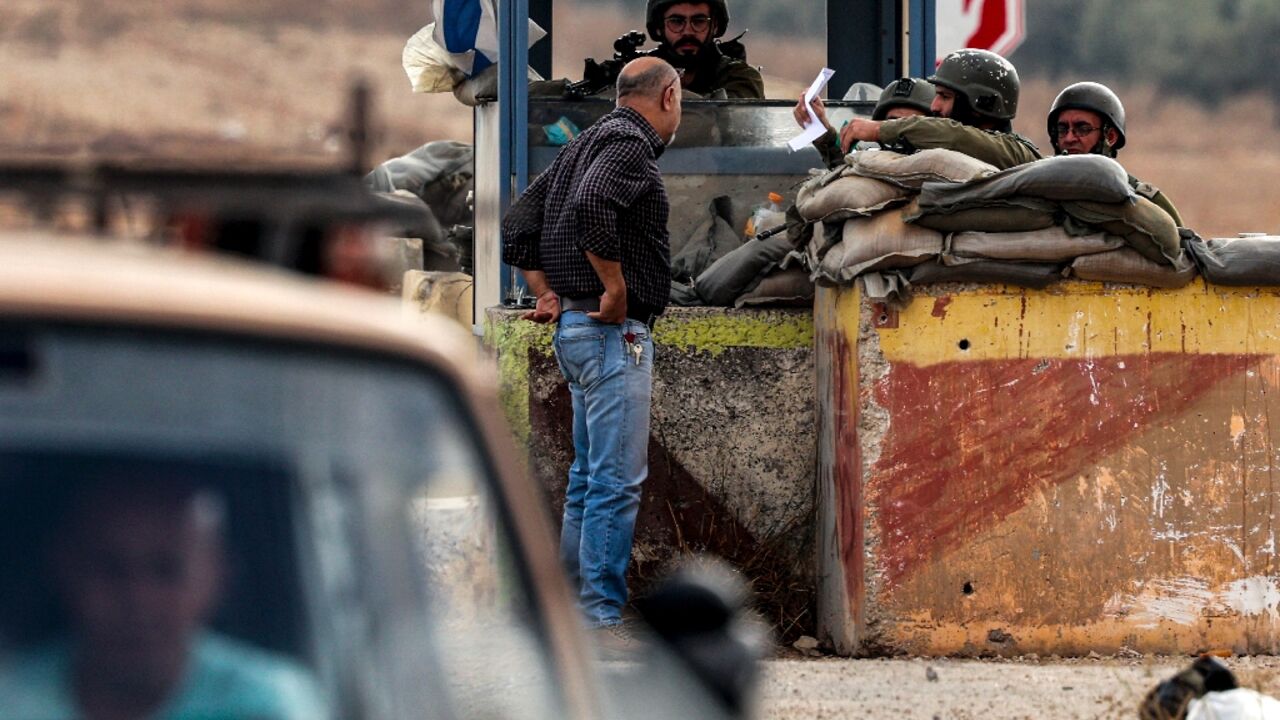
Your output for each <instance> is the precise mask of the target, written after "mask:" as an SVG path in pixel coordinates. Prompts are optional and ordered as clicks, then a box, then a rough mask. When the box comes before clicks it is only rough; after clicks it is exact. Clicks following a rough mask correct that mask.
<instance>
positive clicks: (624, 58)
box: [565, 30, 648, 100]
mask: <svg viewBox="0 0 1280 720" xmlns="http://www.w3.org/2000/svg"><path fill="white" fill-rule="evenodd" d="M644 41H645V35H644V33H642V32H640V31H639V30H632V31H631V32H629V33H627V34H626V35H623V36H622V37H620V38H618V39H617V40H614V41H613V58H612V59H610V60H605V61H604V62H596V60H595V58H587V59H586V66H585V67H584V68H583V70H582V79H581V80H579V81H578V82H576V83H570V84H569V86H568V87H567V88H565V96H566V97H567V98H569V99H571V100H581V99H582V98H584V97H587V96H588V95H595V94H596V93H598V92H600V91H601V90H604V89H605V88H608V87H611V86H613V84H614V83H616V82H617V81H618V73H620V72H622V68H623V66H625V65H626V64H627V63H629V62H631V61H632V60H635V59H636V58H638V57H641V56H642V55H647V54H648V53H647V52H641V51H640V46H641V45H643V44H644Z"/></svg>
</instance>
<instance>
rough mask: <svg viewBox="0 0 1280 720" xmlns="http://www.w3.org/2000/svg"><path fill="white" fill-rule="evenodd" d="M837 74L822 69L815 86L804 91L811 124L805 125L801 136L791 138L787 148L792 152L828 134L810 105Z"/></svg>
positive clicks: (814, 80)
mask: <svg viewBox="0 0 1280 720" xmlns="http://www.w3.org/2000/svg"><path fill="white" fill-rule="evenodd" d="M835 74H836V71H835V70H832V69H831V68H822V70H821V71H820V72H819V73H818V77H816V78H814V79H813V84H812V85H810V86H809V89H808V90H805V91H804V107H805V109H806V110H808V111H809V122H807V123H805V125H804V130H801V131H800V134H799V135H797V136H795V137H793V138H791V140H790V141H789V142H788V143H787V147H789V148H791V152H796V151H797V150H803V149H804V148H805V147H806V146H808V145H809V143H811V142H813V141H814V140H817V139H818V138H820V137H822V136H823V134H824V133H826V132H827V128H826V127H825V126H824V125H823V124H822V122H821V121H820V120H818V116H817V115H814V114H813V108H811V107H809V104H810V103H812V102H813V99H814V98H816V97H818V94H819V93H821V92H822V89H823V88H825V87H826V86H827V81H828V80H830V79H831V76H832V75H835Z"/></svg>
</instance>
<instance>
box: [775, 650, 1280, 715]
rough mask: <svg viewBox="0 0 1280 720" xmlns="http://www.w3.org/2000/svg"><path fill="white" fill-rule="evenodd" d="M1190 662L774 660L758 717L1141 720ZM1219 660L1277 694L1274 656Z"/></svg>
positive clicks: (1279, 682) (1246, 681) (1279, 663)
mask: <svg viewBox="0 0 1280 720" xmlns="http://www.w3.org/2000/svg"><path fill="white" fill-rule="evenodd" d="M1190 661H1191V658H1170V657H1143V658H1133V659H1121V658H1097V659H1064V660H1054V659H1047V660H1040V659H1016V660H958V659H942V658H933V659H928V658H918V659H909V660H896V659H895V660H849V659H844V658H814V659H810V658H805V659H777V660H770V661H768V662H767V663H766V667H765V670H764V681H763V682H762V684H761V706H760V709H761V712H760V713H759V717H761V718H763V719H764V720H801V719H802V718H803V719H804V720H811V719H816V718H924V719H925V720H931V719H932V718H943V719H944V720H949V719H953V718H954V719H963V718H983V720H992V719H996V718H1050V717H1060V718H1137V716H1138V714H1137V707H1138V703H1139V701H1141V699H1142V697H1143V696H1144V695H1145V694H1146V693H1147V691H1148V690H1150V689H1151V688H1152V687H1153V686H1155V684H1156V683H1158V682H1159V681H1160V680H1163V679H1165V678H1167V677H1169V676H1170V675H1173V674H1174V673H1175V672H1177V671H1179V670H1181V669H1182V668H1184V667H1186V666H1187V665H1188V664H1190ZM1223 662H1225V663H1226V664H1227V666H1228V667H1230V668H1231V669H1232V671H1233V672H1234V673H1235V674H1236V677H1237V679H1238V680H1239V682H1240V685H1241V686H1242V687H1251V688H1254V689H1256V690H1259V691H1261V692H1266V693H1269V694H1272V695H1280V692H1277V691H1280V657H1272V656H1268V657H1245V658H1227V659H1225V660H1224V661H1223Z"/></svg>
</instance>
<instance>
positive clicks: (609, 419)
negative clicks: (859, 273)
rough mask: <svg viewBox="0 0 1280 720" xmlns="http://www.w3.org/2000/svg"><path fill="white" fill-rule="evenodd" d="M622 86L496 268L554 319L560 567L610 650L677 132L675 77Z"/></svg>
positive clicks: (535, 317)
mask: <svg viewBox="0 0 1280 720" xmlns="http://www.w3.org/2000/svg"><path fill="white" fill-rule="evenodd" d="M617 90H618V100H617V108H616V109H615V110H614V111H613V112H611V113H609V114H608V115H606V116H604V117H603V118H601V119H600V120H599V121H598V122H597V123H596V124H595V125H592V126H591V127H590V128H588V129H587V130H586V132H584V133H582V134H581V135H580V136H578V138H577V139H575V140H574V141H573V142H571V143H569V144H568V145H567V146H565V148H564V149H563V150H561V152H560V154H559V156H557V158H556V160H555V162H554V163H552V165H551V167H549V168H548V169H547V170H546V172H544V173H542V174H541V175H539V176H538V178H537V179H536V180H535V181H534V182H533V184H532V185H530V186H529V189H528V190H527V191H525V193H524V195H522V196H521V197H520V199H519V200H518V201H517V202H516V203H515V205H514V206H513V207H512V208H511V211H510V212H509V213H508V215H507V217H506V219H505V220H504V222H503V225H502V231H503V232H502V234H503V243H502V259H503V261H505V262H506V263H507V264H509V265H513V266H515V267H518V268H520V269H521V271H522V272H523V274H524V278H525V281H526V282H527V283H528V285H529V288H530V290H531V291H532V292H533V293H534V294H535V295H536V296H537V298H538V300H537V305H536V306H535V308H534V309H533V310H531V311H530V312H528V313H525V315H524V317H525V318H526V319H528V320H532V321H534V322H540V323H557V327H556V331H555V336H554V341H553V344H554V347H555V352H556V358H557V360H558V361H559V363H560V370H561V372H562V373H563V374H564V377H565V379H566V380H567V381H568V383H569V392H570V394H571V396H572V398H573V446H574V460H573V465H572V466H571V467H570V468H569V486H568V489H567V491H566V496H565V505H564V522H563V528H562V531H561V535H560V554H561V559H562V561H563V562H564V564H565V567H566V569H567V570H568V572H569V576H570V580H571V582H573V583H574V584H575V585H574V586H575V587H576V588H577V590H578V604H579V606H580V607H581V609H582V612H583V613H584V615H585V616H586V619H587V622H588V624H589V625H590V626H591V627H593V628H602V629H603V632H602V635H604V636H605V637H603V638H602V639H603V640H605V641H606V642H607V643H608V642H612V644H613V645H614V646H615V647H617V646H618V645H619V644H622V645H624V646H625V644H626V632H625V631H624V630H623V628H622V608H623V605H625V604H626V600H627V585H626V570H627V565H628V563H629V562H630V560H631V540H632V535H633V532H634V529H635V519H636V511H637V510H638V509H639V506H640V485H641V483H642V482H643V481H644V479H645V477H646V476H647V475H648V472H649V464H648V445H649V402H650V397H651V393H652V386H653V339H652V337H651V331H652V329H653V323H654V320H655V319H656V318H657V317H658V315H660V314H661V313H662V311H663V309H665V307H666V304H667V295H668V293H669V292H670V287H671V260H670V243H669V238H668V235H667V215H668V211H669V205H668V203H667V192H666V188H665V187H664V185H663V183H662V176H661V175H660V174H659V172H658V157H659V156H660V155H661V154H662V151H663V150H664V149H665V147H666V145H667V144H668V143H670V142H671V139H672V138H673V137H675V133H676V128H677V127H678V126H679V125H680V94H681V90H680V78H679V75H678V74H677V73H676V71H675V69H674V68H672V67H671V66H670V65H669V64H667V63H666V62H665V61H663V60H659V59H657V58H651V57H645V58H640V59H637V60H634V61H632V62H631V63H629V64H628V65H627V66H626V67H625V68H623V70H622V72H621V73H620V74H619V76H618V85H617Z"/></svg>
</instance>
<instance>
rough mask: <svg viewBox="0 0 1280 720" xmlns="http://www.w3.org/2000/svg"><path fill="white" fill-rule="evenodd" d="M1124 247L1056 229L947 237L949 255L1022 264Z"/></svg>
mask: <svg viewBox="0 0 1280 720" xmlns="http://www.w3.org/2000/svg"><path fill="white" fill-rule="evenodd" d="M1121 247H1124V240H1123V239H1121V238H1118V237H1115V236H1112V235H1107V234H1105V233H1094V234H1092V235H1071V234H1069V233H1067V231H1066V230H1063V229H1062V228H1060V227H1057V226H1054V227H1050V228H1045V229H1044V230H1033V231H1031V232H1010V233H985V232H962V233H955V234H953V235H950V236H948V238H947V246H946V254H948V255H954V256H956V257H962V258H987V259H990V260H1013V261H1022V262H1068V261H1070V260H1072V259H1073V258H1076V257H1078V256H1080V255H1092V254H1094V253H1102V252H1107V251H1108V250H1116V249H1119V248H1121Z"/></svg>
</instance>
